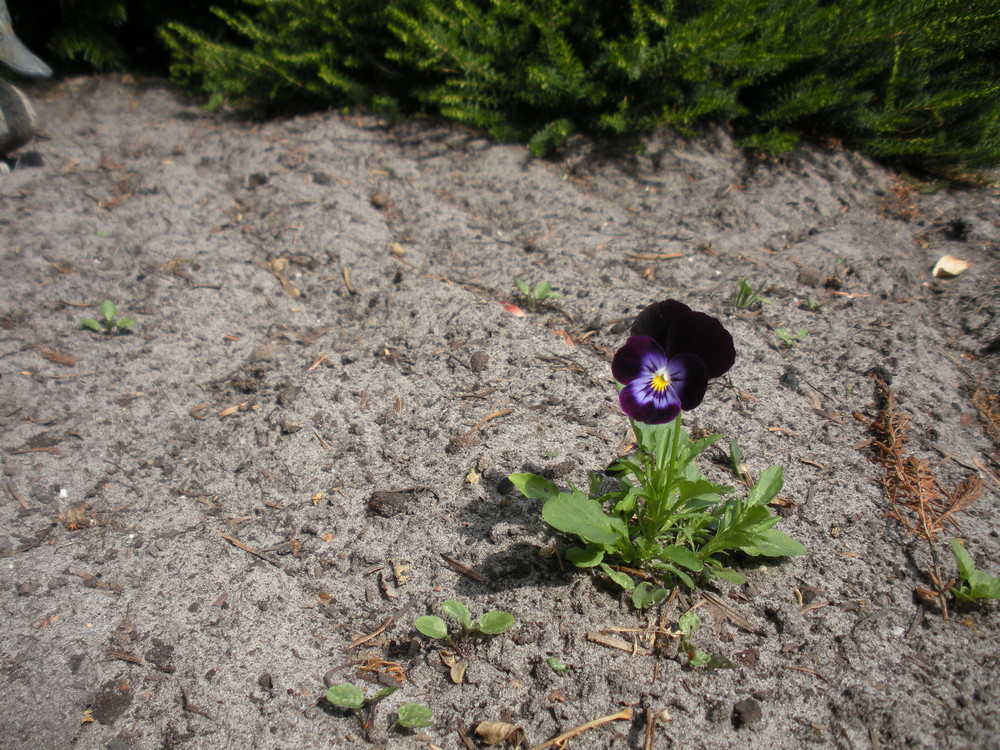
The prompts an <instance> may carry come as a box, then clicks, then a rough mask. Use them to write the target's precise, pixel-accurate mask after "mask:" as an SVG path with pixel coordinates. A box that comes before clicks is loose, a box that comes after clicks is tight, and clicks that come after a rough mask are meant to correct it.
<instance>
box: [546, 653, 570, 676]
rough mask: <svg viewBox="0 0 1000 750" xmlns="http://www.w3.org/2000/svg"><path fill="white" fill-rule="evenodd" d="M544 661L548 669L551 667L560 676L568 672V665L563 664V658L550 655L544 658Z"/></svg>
mask: <svg viewBox="0 0 1000 750" xmlns="http://www.w3.org/2000/svg"><path fill="white" fill-rule="evenodd" d="M545 663H546V664H548V665H549V669H551V670H552V671H553V672H555V673H556V674H557V675H559V676H560V677H562V676H563V675H565V674H566V673H567V672H569V665H568V664H565V663H564V662H563V660H562V659H560V658H559V657H558V656H550V657H549V658H548V659H546V660H545Z"/></svg>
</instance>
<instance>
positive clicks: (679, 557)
mask: <svg viewBox="0 0 1000 750" xmlns="http://www.w3.org/2000/svg"><path fill="white" fill-rule="evenodd" d="M660 557H662V558H663V559H664V560H670V561H671V562H675V563H677V564H678V565H681V566H683V567H685V568H687V569H688V570H693V571H695V572H696V573H697V572H698V571H700V570H701V569H702V567H703V566H702V562H701V559H700V558H699V557H698V555H696V554H695V553H694V552H692V551H691V550H689V549H685V548H684V547H679V546H677V545H676V544H672V545H669V546H667V547H662V548H661V549H660Z"/></svg>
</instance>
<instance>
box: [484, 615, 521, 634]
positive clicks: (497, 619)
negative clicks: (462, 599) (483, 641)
mask: <svg viewBox="0 0 1000 750" xmlns="http://www.w3.org/2000/svg"><path fill="white" fill-rule="evenodd" d="M513 626H514V615H512V614H511V613H510V612H504V611H503V610H499V609H494V610H492V611H490V612H487V613H486V614H484V615H483V616H482V617H480V618H479V632H480V633H485V634H486V635H498V634H499V633H502V632H504V631H505V630H509V629H510V628H511V627H513Z"/></svg>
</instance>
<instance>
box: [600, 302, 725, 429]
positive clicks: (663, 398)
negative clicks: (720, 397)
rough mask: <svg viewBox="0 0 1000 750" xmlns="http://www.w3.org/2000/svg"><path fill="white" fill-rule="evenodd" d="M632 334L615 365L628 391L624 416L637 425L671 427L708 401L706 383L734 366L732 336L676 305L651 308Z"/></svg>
mask: <svg viewBox="0 0 1000 750" xmlns="http://www.w3.org/2000/svg"><path fill="white" fill-rule="evenodd" d="M631 333H632V335H631V336H630V337H629V339H628V341H626V342H625V345H624V346H623V347H622V348H621V349H619V350H618V351H617V352H616V353H615V356H614V359H613V360H612V361H611V374H612V375H614V377H615V380H617V381H618V382H619V383H621V384H622V385H623V386H624V387H623V388H622V390H621V392H620V393H619V394H618V403H619V404H621V408H622V411H623V412H625V413H626V414H627V415H628V416H629V417H631V418H632V419H634V420H636V421H637V422H645V423H646V424H663V423H665V422H672V421H673V420H674V419H675V418H676V417H677V415H678V414H679V413H680V412H681V410H682V409H683V410H684V411H690V410H691V409H693V408H695V407H696V406H698V404H700V403H701V401H702V399H703V398H704V397H705V391H706V389H707V388H708V381H709V380H710V379H712V378H717V377H719V376H720V375H723V374H724V373H725V372H726V371H727V370H729V368H730V367H732V366H733V362H735V361H736V348H735V347H734V346H733V337H732V336H731V335H730V333H729V331H727V330H726V329H725V327H724V326H723V325H722V323H720V322H719V321H718V319H716V318H713V317H712V316H711V315H706V314H705V313H700V312H695V311H694V310H692V309H691V308H690V307H688V306H687V305H685V304H684V303H682V302H678V301H677V300H672V299H668V300H664V301H663V302H657V303H655V304H652V305H650V306H649V307H647V308H646V309H645V310H643V311H642V312H641V313H639V315H638V316H637V317H636V319H635V322H634V323H633V324H632V331H631Z"/></svg>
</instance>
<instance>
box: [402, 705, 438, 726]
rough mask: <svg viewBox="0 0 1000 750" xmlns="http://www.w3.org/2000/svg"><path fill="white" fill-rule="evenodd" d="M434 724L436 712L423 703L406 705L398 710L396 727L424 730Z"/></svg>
mask: <svg viewBox="0 0 1000 750" xmlns="http://www.w3.org/2000/svg"><path fill="white" fill-rule="evenodd" d="M433 723H434V712H433V711H431V710H430V709H429V708H427V706H425V705H423V704H421V703H404V704H403V705H402V706H400V707H399V708H398V709H396V726H400V727H403V729H422V728H424V727H429V726H431V725H432V724H433Z"/></svg>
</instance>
